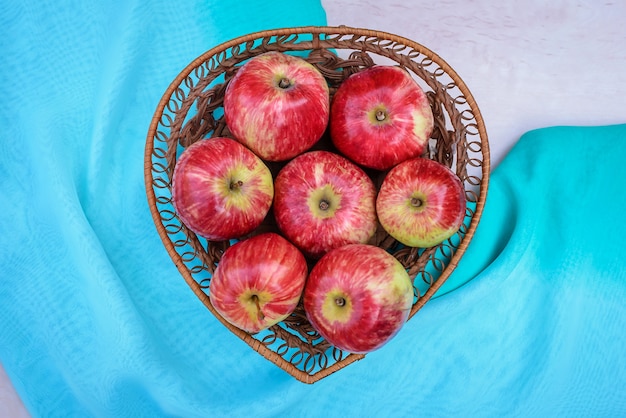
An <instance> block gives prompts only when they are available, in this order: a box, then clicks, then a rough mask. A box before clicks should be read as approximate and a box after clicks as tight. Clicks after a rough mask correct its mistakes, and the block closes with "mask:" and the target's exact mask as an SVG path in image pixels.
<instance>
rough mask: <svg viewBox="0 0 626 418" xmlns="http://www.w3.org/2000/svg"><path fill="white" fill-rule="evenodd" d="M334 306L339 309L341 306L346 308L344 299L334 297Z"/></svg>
mask: <svg viewBox="0 0 626 418" xmlns="http://www.w3.org/2000/svg"><path fill="white" fill-rule="evenodd" d="M335 305H337V306H339V307H340V308H341V307H343V306H346V300H345V299H344V298H342V297H341V296H339V297H336V298H335Z"/></svg>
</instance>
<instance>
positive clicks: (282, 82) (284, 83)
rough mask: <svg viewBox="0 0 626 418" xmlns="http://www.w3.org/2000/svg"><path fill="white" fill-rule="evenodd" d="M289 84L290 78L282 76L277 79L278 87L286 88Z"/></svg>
mask: <svg viewBox="0 0 626 418" xmlns="http://www.w3.org/2000/svg"><path fill="white" fill-rule="evenodd" d="M290 86H291V80H289V79H288V78H287V77H283V78H281V79H280V80H279V81H278V87H280V88H281V89H286V88H288V87H290Z"/></svg>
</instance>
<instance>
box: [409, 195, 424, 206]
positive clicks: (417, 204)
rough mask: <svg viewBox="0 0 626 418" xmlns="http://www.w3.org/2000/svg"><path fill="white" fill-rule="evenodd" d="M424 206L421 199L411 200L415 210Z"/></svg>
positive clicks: (414, 198)
mask: <svg viewBox="0 0 626 418" xmlns="http://www.w3.org/2000/svg"><path fill="white" fill-rule="evenodd" d="M423 204H424V202H423V201H422V199H420V198H419V197H413V198H411V206H413V207H414V208H419V207H420V206H422V205H423Z"/></svg>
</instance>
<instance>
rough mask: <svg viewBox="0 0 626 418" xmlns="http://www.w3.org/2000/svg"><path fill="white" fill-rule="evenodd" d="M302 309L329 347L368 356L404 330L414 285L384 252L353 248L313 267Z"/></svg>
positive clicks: (328, 256)
mask: <svg viewBox="0 0 626 418" xmlns="http://www.w3.org/2000/svg"><path fill="white" fill-rule="evenodd" d="M303 303H304V310H305V313H306V316H307V318H308V320H309V322H310V323H311V325H312V326H313V328H315V330H317V332H319V334H320V335H321V336H322V337H324V338H325V339H326V341H328V342H329V343H330V344H331V345H333V346H335V347H337V348H340V349H341V350H344V351H348V352H351V353H367V352H370V351H373V350H376V349H378V348H380V347H382V346H383V345H384V344H386V343H387V342H388V341H389V340H390V339H391V338H393V337H394V336H395V335H396V334H397V333H398V331H400V329H401V328H402V326H403V325H404V324H405V322H406V320H407V318H408V315H409V312H410V310H411V307H412V305H413V283H412V282H411V280H410V278H409V275H408V274H407V272H406V270H405V268H404V267H403V266H402V264H401V263H400V262H399V261H398V260H397V259H396V258H395V257H393V256H392V255H391V254H389V253H388V252H386V251H385V250H383V249H382V248H379V247H376V246H373V245H366V244H351V245H346V246H343V247H340V248H337V249H335V250H332V251H330V252H329V253H327V254H326V255H325V256H324V257H322V258H321V259H320V260H319V261H318V262H317V263H316V264H315V266H314V267H313V269H312V270H311V273H310V274H309V278H308V279H307V284H306V286H305V289H304V296H303Z"/></svg>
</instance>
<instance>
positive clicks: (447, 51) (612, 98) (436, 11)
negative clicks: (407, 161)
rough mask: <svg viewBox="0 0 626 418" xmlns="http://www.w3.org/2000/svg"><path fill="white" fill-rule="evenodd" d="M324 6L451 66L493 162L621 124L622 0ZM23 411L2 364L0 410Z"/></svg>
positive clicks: (335, 18) (625, 118)
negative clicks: (544, 138)
mask: <svg viewBox="0 0 626 418" xmlns="http://www.w3.org/2000/svg"><path fill="white" fill-rule="evenodd" d="M322 4H323V6H324V8H325V9H326V12H327V19H328V24H329V25H346V26H355V27H362V28H368V29H375V30H381V31H385V32H390V33H393V34H396V35H400V36H403V37H406V38H409V39H412V40H413V41H415V42H418V43H420V44H422V45H424V46H425V47H427V48H429V49H430V50H432V51H434V52H436V53H437V54H438V55H439V56H440V57H441V58H443V59H444V60H445V61H446V62H447V63H448V64H449V65H450V66H452V68H454V69H455V70H456V72H457V73H458V74H459V76H460V77H461V78H462V79H463V80H464V81H465V83H466V85H467V86H468V88H469V89H470V91H471V92H472V95H473V96H474V99H475V100H476V102H477V103H478V106H479V108H480V111H481V113H482V116H483V119H484V121H485V125H486V128H487V133H488V137H489V143H490V151H491V166H492V169H493V168H496V167H497V165H498V164H499V163H500V162H501V161H502V159H503V158H504V156H505V155H506V153H507V152H508V150H509V149H510V148H511V147H512V146H513V145H514V144H515V142H516V141H517V140H518V139H519V137H520V135H522V134H523V133H524V132H526V131H528V130H531V129H535V128H541V127H546V126H552V125H603V124H614V123H626V111H625V110H624V104H625V103H626V2H622V1H610V0H606V1H599V0H586V1H583V0H569V1H568V0H553V1H551V2H545V0H527V1H524V2H520V1H513V0H503V1H499V2H496V1H494V0H473V1H471V0H439V1H436V2H434V1H428V2H427V1H409V0H405V1H397V0H396V1H384V0H322ZM209 47H210V46H209V45H208V46H207V49H208V48H209ZM26 416H28V413H27V412H26V411H25V409H24V407H23V405H22V403H21V401H20V399H19V397H18V396H17V394H16V393H15V391H14V390H13V386H12V385H11V382H10V380H9V378H8V377H7V375H6V373H5V372H4V369H2V367H1V366H0V417H13V418H20V417H26Z"/></svg>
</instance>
